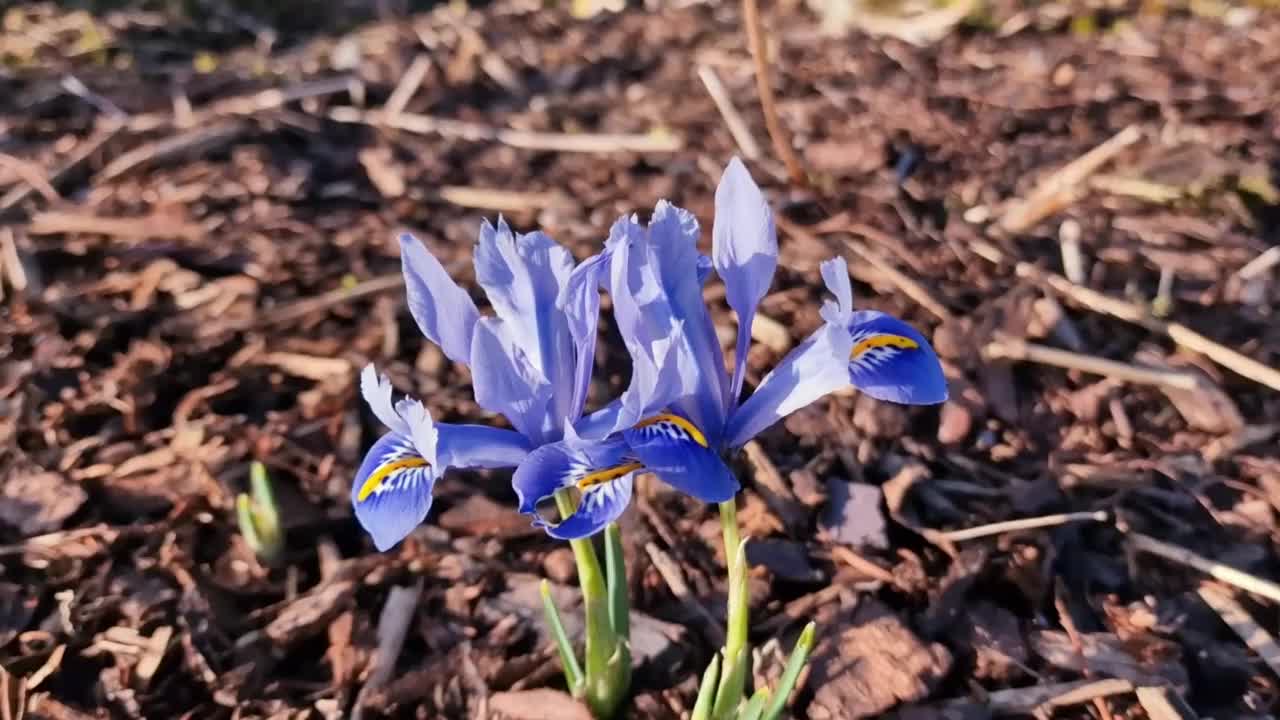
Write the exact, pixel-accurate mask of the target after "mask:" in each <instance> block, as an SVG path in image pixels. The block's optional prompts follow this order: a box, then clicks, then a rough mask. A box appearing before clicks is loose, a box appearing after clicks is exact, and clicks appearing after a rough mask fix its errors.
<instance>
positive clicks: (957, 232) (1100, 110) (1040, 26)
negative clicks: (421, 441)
mask: <svg viewBox="0 0 1280 720" xmlns="http://www.w3.org/2000/svg"><path fill="white" fill-rule="evenodd" d="M0 8H3V11H2V12H0V543H3V544H0V666H2V668H3V669H0V689H3V692H0V717H3V718H20V717H23V716H24V713H25V716H27V717H42V718H50V719H51V720H63V719H69V720H75V719H80V718H108V717H110V718H117V717H123V718H163V719H167V718H231V717H236V718H280V719H284V718H345V717H353V718H359V717H366V718H379V717H396V718H490V717H491V718H504V717H505V718H515V719H517V720H537V719H538V718H557V719H561V718H579V717H583V715H582V714H581V713H582V712H583V711H582V710H581V709H580V708H578V707H576V706H575V705H574V704H573V703H572V702H571V701H570V700H569V698H568V696H567V695H565V694H564V692H563V684H562V681H561V680H560V678H559V675H558V672H557V670H556V668H555V666H554V662H555V661H554V652H553V650H552V648H551V645H550V642H549V639H548V637H547V636H546V635H545V630H544V629H543V627H542V618H541V612H542V611H541V606H540V605H539V599H538V595H537V586H536V582H537V579H538V578H540V577H544V576H545V577H549V578H550V579H552V580H553V581H554V582H555V583H556V588H557V590H556V592H557V594H558V595H560V597H561V606H562V608H565V607H571V606H572V603H573V602H574V591H573V590H572V589H571V588H572V586H573V582H574V574H573V563H572V556H571V555H570V554H569V551H568V549H567V548H566V547H563V546H562V545H559V544H557V543H555V542H553V541H551V540H550V539H548V538H546V537H545V536H544V535H543V534H542V533H541V532H540V531H537V530H536V529H533V528H531V527H530V526H529V523H528V521H527V520H526V519H525V518H523V517H521V516H519V515H517V514H516V513H515V512H514V504H515V502H514V501H515V498H514V493H513V492H512V491H511V489H510V484H509V474H504V473H500V472H495V473H462V472H452V473H450V474H449V475H448V476H447V477H446V478H445V479H444V480H443V481H442V482H441V483H440V485H439V486H438V488H437V500H436V504H435V507H434V508H433V510H432V513H431V517H430V518H429V519H428V522H427V524H426V525H424V526H423V527H422V528H421V529H420V530H419V531H418V532H416V533H415V534H414V535H413V536H411V538H410V539H409V540H408V541H406V542H405V543H403V544H402V545H400V546H398V547H397V548H396V549H394V550H392V551H390V552H388V553H385V554H378V553H376V552H375V551H374V550H373V548H372V544H371V543H370V542H369V540H368V538H367V537H366V536H365V535H364V533H363V532H361V531H360V529H359V527H358V526H357V524H356V523H355V522H354V519H353V517H352V515H351V511H350V505H349V500H348V496H349V491H350V482H351V477H352V475H353V473H354V470H355V468H356V466H357V465H358V463H359V461H360V459H361V457H362V455H363V452H364V451H365V450H366V449H367V448H368V446H369V445H370V444H371V443H372V442H373V440H374V439H375V438H376V437H377V436H378V434H379V433H380V432H381V431H382V430H381V428H380V426H379V424H378V422H377V420H376V419H375V418H373V416H372V415H371V414H370V413H369V412H368V411H367V409H366V408H365V407H364V405H363V403H362V402H361V401H360V400H359V397H358V393H357V392H356V385H357V383H356V376H357V372H358V370H359V369H360V368H361V367H363V366H364V365H365V364H366V363H368V362H376V363H377V364H378V366H379V368H380V369H382V370H383V371H384V372H386V373H388V374H389V375H390V377H391V378H392V380H393V382H394V384H395V386H396V388H397V389H398V391H400V392H405V393H412V394H414V395H417V396H418V397H421V398H423V399H424V400H425V401H426V402H427V404H428V406H429V407H430V409H431V411H432V413H433V414H434V415H435V417H436V418H437V419H442V420H448V421H455V422H457V421H468V422H491V421H493V420H492V418H488V417H486V416H485V415H484V413H483V412H482V411H481V410H480V409H479V408H478V407H477V406H476V405H475V403H474V401H473V400H472V398H471V393H470V386H469V379H468V376H467V371H466V369H465V368H463V367H459V366H454V365H453V364H452V363H450V362H449V361H448V360H447V359H446V358H445V357H444V356H443V354H442V353H441V352H440V351H439V350H438V349H437V348H435V347H434V346H431V345H429V344H427V343H425V342H424V341H423V340H422V339H421V336H420V334H419V333H418V331H417V329H416V327H415V326H414V324H413V322H412V320H411V318H409V316H408V313H407V312H406V311H405V308H404V305H403V290H402V283H401V280H400V275H399V267H400V265H399V257H398V252H399V249H398V244H397V243H396V240H395V234H396V233H397V232H398V231H401V230H411V231H413V232H415V233H416V234H417V235H418V236H419V237H421V238H422V239H423V241H424V242H425V243H426V244H427V245H428V246H429V247H430V248H431V249H432V250H433V252H435V253H436V255H437V256H438V257H439V258H441V260H442V261H443V262H444V263H445V265H446V267H447V268H448V269H449V271H450V272H451V274H453V276H454V277H455V278H457V279H458V280H459V282H460V283H462V284H463V285H464V286H466V287H468V288H470V289H471V290H472V291H473V293H474V294H475V295H476V297H477V298H478V299H481V300H482V295H481V294H480V293H479V292H478V291H476V288H475V286H474V274H473V272H472V269H471V248H472V245H473V243H474V241H475V238H476V235H477V231H478V229H479V225H480V222H481V220H482V219H484V218H488V219H490V220H493V219H496V217H497V216H498V215H499V214H501V215H502V216H504V217H505V218H507V220H508V221H509V222H511V223H512V224H513V225H514V226H515V227H516V228H517V229H518V230H521V231H529V230H532V229H534V228H535V227H538V228H542V229H544V230H545V231H546V232H548V233H549V234H550V235H551V236H552V237H554V238H556V239H557V240H558V241H560V242H561V243H564V244H566V245H567V246H568V247H570V248H571V249H572V250H573V251H574V253H575V255H577V257H578V258H579V259H582V258H585V257H587V256H589V255H590V254H593V253H595V252H597V251H598V249H599V248H600V247H601V243H602V242H603V239H604V238H605V236H606V234H607V230H608V226H609V224H610V223H611V222H612V221H613V220H614V219H616V218H617V217H618V216H619V215H621V214H623V213H631V212H639V213H641V214H642V215H646V214H647V209H648V208H652V207H653V204H654V203H655V202H656V201H657V200H658V199H660V198H667V199H670V200H671V201H673V202H675V203H676V204H678V205H681V206H684V207H687V208H689V209H690V210H691V211H693V212H694V213H695V214H696V215H697V216H698V218H699V219H700V220H701V222H702V225H703V228H704V247H703V250H704V252H706V251H708V250H709V246H710V238H709V228H710V223H711V219H712V191H713V189H714V187H715V183H716V182H717V181H718V179H719V173H720V171H721V169H722V168H723V167H724V165H725V163H726V162H727V161H728V159H729V158H730V157H731V156H733V155H735V154H736V155H739V156H741V157H742V158H743V159H744V161H746V163H747V165H748V166H749V167H750V168H751V171H752V173H753V175H754V176H755V177H756V179H757V180H758V181H759V182H760V184H761V185H762V186H763V187H764V189H765V191H766V193H767V194H768V196H769V197H770V200H771V202H772V203H773V206H774V210H775V214H776V216H777V218H778V224H779V239H780V246H781V261H780V268H779V273H778V276H777V278H776V279H775V282H774V286H773V289H772V291H771V294H770V295H769V296H768V297H767V298H766V299H765V300H764V303H763V305H762V310H761V315H760V317H758V319H757V321H756V325H755V327H753V329H752V334H753V337H754V339H755V341H756V342H755V343H754V345H753V347H752V350H751V355H750V358H749V368H750V370H749V372H748V385H749V386H754V384H755V383H758V382H759V380H760V378H761V377H763V375H764V374H765V373H766V372H767V371H768V370H769V368H771V367H773V366H774V365H775V364H776V363H777V362H778V360H779V359H780V358H781V357H782V356H783V355H784V354H785V353H786V352H787V351H789V350H790V349H791V348H793V347H794V346H795V345H796V344H797V343H799V342H800V341H801V340H802V339H803V338H804V337H806V336H807V335H808V333H809V332H811V331H812V330H813V329H814V328H815V327H817V326H818V324H819V322H820V319H819V317H818V309H819V307H820V304H821V301H822V297H823V293H822V283H821V279H820V277H819V273H818V269H817V263H818V262H820V261H821V260H823V259H825V258H827V257H829V256H831V255H832V254H836V253H839V254H843V255H845V256H846V257H847V258H848V259H849V260H850V268H851V272H852V274H853V276H854V279H855V296H856V297H855V302H856V303H857V304H858V305H859V306H860V307H864V308H872V309H881V310H885V311H889V312H892V313H894V314H896V315H898V316H900V317H904V318H905V319H907V320H909V321H910V322H912V323H913V324H915V325H916V326H917V327H920V328H921V329H922V330H923V331H924V332H925V334H926V335H927V336H928V337H930V338H931V339H932V341H933V343H934V345H935V347H936V349H937V350H938V353H939V354H940V355H941V356H942V357H943V359H944V366H945V369H946V372H947V375H948V379H949V382H950V383H951V396H952V397H951V400H950V401H949V402H948V403H947V404H945V405H944V406H941V407H940V408H939V407H934V408H904V407H899V406H891V405H886V404H880V403H877V402H875V401H873V400H871V399H870V398H866V397H860V396H857V395H856V394H854V393H846V394H842V395H840V396H837V397H833V398H831V399H829V400H823V401H821V402H819V403H816V404H815V405H814V406H812V407H810V408H808V409H806V410H804V411H802V412H799V413H797V414H796V415H794V416H792V417H791V418H790V419H789V420H788V421H787V422H786V423H785V426H779V427H777V428H775V429H773V430H772V431H770V432H769V433H766V434H765V435H763V436H761V438H759V440H758V441H757V442H755V443H753V444H752V445H750V446H748V448H747V452H746V453H745V454H744V455H743V457H741V458H739V459H738V460H737V467H738V469H739V471H740V474H741V476H742V478H743V482H744V486H745V490H744V491H743V493H742V495H741V496H740V510H739V512H740V517H741V518H742V520H743V523H744V525H745V528H746V529H745V532H746V533H747V534H749V535H750V536H751V537H752V538H753V539H752V542H751V544H750V545H749V547H748V555H749V558H750V562H751V564H752V566H753V576H752V582H753V591H752V596H753V603H754V607H753V617H754V619H755V625H754V630H753V637H752V640H753V644H754V645H755V646H756V647H757V648H759V652H758V653H757V658H756V662H755V666H754V671H755V673H756V678H755V680H756V682H757V683H758V684H763V683H766V682H768V683H769V684H770V685H773V684H774V683H773V679H776V677H777V675H778V674H779V673H780V671H781V660H780V658H781V652H780V649H785V648H790V646H791V643H792V642H793V640H794V638H795V635H796V634H797V633H798V632H799V629H800V627H801V626H802V625H803V623H804V621H805V620H806V619H808V618H810V617H815V618H817V619H818V621H819V623H820V627H821V629H820V632H819V636H820V638H821V641H820V643H819V645H818V647H817V649H816V650H815V653H814V656H813V661H812V667H811V670H810V671H809V673H808V675H807V676H806V681H804V687H803V688H802V689H801V690H800V691H799V693H798V694H797V697H796V699H795V708H796V717H807V718H819V719H822V718H863V717H882V716H893V717H900V718H916V719H919V718H943V717H945V718H960V717H963V718H982V717H988V716H990V715H992V714H1005V715H1009V714H1012V715H1018V714H1022V715H1029V714H1032V713H1036V712H1038V713H1040V715H1039V716H1041V717H1047V716H1049V715H1052V716H1054V717H1061V718H1099V719H1100V720H1106V719H1108V718H1122V717H1123V718H1144V717H1147V718H1160V719H1164V718H1175V717H1180V718H1188V717H1197V716H1199V717H1211V716H1212V717H1221V718H1225V717H1233V718H1245V717H1258V718H1262V717H1269V716H1270V714H1271V713H1272V712H1273V709H1274V707H1275V706H1276V701H1277V697H1278V696H1280V677H1278V676H1277V673H1278V672H1280V660H1277V658H1278V657H1280V648H1277V646H1276V645H1275V642H1274V640H1272V635H1271V634H1272V633H1274V632H1275V631H1276V630H1277V627H1276V626H1277V621H1280V614H1277V609H1276V603H1277V602H1280V587H1277V586H1276V585H1275V584H1274V583H1272V582H1271V581H1269V580H1268V579H1267V578H1269V577H1277V576H1280V563H1278V562H1277V554H1276V546H1275V542H1276V539H1277V525H1276V519H1277V516H1276V513H1277V510H1280V443H1278V442H1277V440H1276V438H1277V433H1278V432H1280V371H1278V370H1277V367H1280V323H1278V322H1277V321H1276V319H1275V314H1274V313H1275V309H1276V308H1277V303H1280V285H1278V284H1277V266H1278V265H1280V247H1277V238H1278V233H1280V116H1278V114H1277V113H1278V111H1280V21H1278V20H1277V14H1276V13H1277V10H1278V9H1280V8H1277V6H1276V3H1275V2H1274V1H1273V0H1257V1H1256V2H1220V1H1219V0H1192V1H1191V2H1174V1H1163V0H1145V1H1143V2H1133V1H1127V0H1118V1H1110V0H1108V1H1098V2H1083V1H1082V2H1055V1H1052V0H1048V1H1043V2H1025V3H1020V2H1007V1H1005V0H956V1H955V2H939V3H934V2H925V1H923V0H921V1H918V2H892V1H888V0H885V1H880V0H877V1H875V2H872V1H870V0H866V1H855V0H808V2H799V1H798V0H778V1H777V2H772V1H767V2H764V3H763V5H761V6H759V7H756V4H755V2H754V0H748V1H747V2H745V3H743V4H742V5H739V4H737V3H735V2H718V1H711V2H703V1H701V0H674V1H670V2H668V1H665V0H649V1H647V2H627V0H570V2H557V1H556V0H544V1H543V2H531V1H529V0H494V1H493V2H489V3H481V4H468V3H467V2H465V1H463V0H459V1H455V2H450V3H447V4H435V3H419V2H406V1H396V0H385V1H383V2H329V3H319V2H303V1H302V0H281V1H280V2H267V0H244V1H235V0H162V1H156V2H150V1H146V0H138V1H131V0H120V1H118V2H116V1H110V0H102V1H101V2H94V1H92V0H86V1H85V2H61V3H54V2H18V3H4V4H0ZM717 293H721V295H718V294H717ZM722 293H723V290H722V289H721V286H720V285H718V284H716V283H712V284H710V285H709V286H708V300H709V301H710V302H711V303H712V305H713V313H714V317H715V321H716V324H717V328H718V330H720V331H721V332H722V340H723V341H724V344H725V347H726V352H731V351H732V350H731V349H732V345H733V328H734V318H733V315H732V313H730V312H729V310H728V308H727V305H726V304H725V303H724V301H723V297H722ZM607 307H608V306H607V303H606V312H607ZM603 332H604V333H605V342H602V343H601V344H600V348H599V352H598V356H597V358H596V361H597V362H596V374H595V382H594V386H593V400H592V403H593V405H599V404H602V403H604V402H605V401H607V400H608V399H609V398H610V397H613V396H615V395H616V394H617V393H618V392H619V391H620V390H621V388H623V387H625V385H626V382H627V378H628V373H629V370H628V365H627V358H626V355H625V352H623V350H622V348H621V345H620V343H618V342H617V338H616V331H615V330H614V329H613V328H612V325H611V323H610V322H609V321H608V319H607V317H606V320H605V322H604V323H603ZM254 461H257V462H260V463H261V467H260V468H259V471H258V472H256V473H251V468H252V467H253V465H252V463H253V462H254ZM251 475H252V476H253V477H251ZM251 480H252V482H251ZM638 488H639V489H638V492H637V496H638V499H637V501H636V502H635V503H634V504H633V506H632V508H631V509H630V511H629V512H628V513H627V515H626V516H625V517H624V521H623V525H624V532H625V534H626V537H627V542H628V546H627V552H628V565H629V571H630V582H631V586H632V595H633V604H634V606H635V607H636V609H637V616H636V620H634V621H633V622H634V623H635V625H634V638H633V644H634V646H635V648H636V655H637V658H638V659H639V662H640V666H639V668H638V674H637V677H636V682H635V697H634V702H633V709H632V710H630V711H629V712H630V714H629V715H628V717H635V718H677V717H682V714H687V712H688V710H689V708H690V705H691V703H692V699H693V697H694V695H695V693H696V688H697V678H698V673H699V672H700V671H701V669H702V668H703V667H704V666H705V664H706V662H707V661H708V660H709V659H710V657H711V656H712V654H713V653H714V652H715V649H716V648H717V647H719V642H718V638H717V637H716V635H715V630H714V629H715V627H716V626H717V625H718V624H721V623H722V616H723V613H724V587H723V577H724V565H723V557H722V555H721V551H720V548H719V544H720V543H719V526H718V523H717V521H716V518H715V512H714V510H710V511H708V509H707V508H705V507H703V506H702V505H700V504H698V503H696V502H694V501H692V500H690V499H688V498H685V497H682V496H679V495H677V494H675V493H673V492H672V491H670V490H669V489H667V488H666V487H665V486H663V485H661V484H660V483H656V482H649V481H641V482H640V483H639V485H638ZM241 494H244V499H243V500H240V501H239V502H240V507H239V508H237V497H238V496H240V495H241ZM1008 521H1028V522H1021V523H1017V522H1015V523H1014V524H1013V525H1007V524H1001V523H1006V522H1008ZM1210 578H1216V580H1213V581H1210ZM574 614H575V613H574V612H572V611H571V610H567V611H566V616H571V615H574ZM570 630H571V632H575V633H576V632H580V627H571V628H570ZM683 716H687V715H683Z"/></svg>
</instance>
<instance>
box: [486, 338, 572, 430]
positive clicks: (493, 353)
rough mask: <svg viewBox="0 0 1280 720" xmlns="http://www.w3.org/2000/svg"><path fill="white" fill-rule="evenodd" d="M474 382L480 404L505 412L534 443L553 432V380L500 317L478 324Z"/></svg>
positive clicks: (515, 426) (517, 428)
mask: <svg viewBox="0 0 1280 720" xmlns="http://www.w3.org/2000/svg"><path fill="white" fill-rule="evenodd" d="M471 384H472V387H473V389H474V390H475V397H476V403H477V404H479V405H480V407H482V408H484V409H486V410H489V411H490V412H495V413H499V414H501V415H505V416H506V418H507V419H508V420H510V421H511V425H512V427H514V428H515V429H516V430H518V431H519V432H520V433H521V434H523V435H524V436H526V437H528V438H529V439H531V440H533V441H534V442H535V443H539V444H540V443H542V442H544V441H545V440H546V439H547V438H548V437H549V436H550V435H552V434H553V432H554V430H553V426H554V424H555V418H554V416H552V415H551V414H550V413H549V412H548V408H549V407H550V404H551V397H552V393H553V390H552V387H551V383H549V382H547V379H546V378H545V377H543V376H542V372H541V371H539V370H538V368H536V367H534V365H533V362H532V361H530V360H529V356H528V355H526V354H525V351H524V348H523V347H521V346H520V345H519V344H517V342H516V340H515V338H513V337H512V336H511V334H510V332H509V331H508V327H507V325H506V324H505V323H503V322H501V321H500V320H498V319H497V318H491V317H487V318H482V319H481V320H480V322H478V323H476V330H475V337H474V339H473V340H472V343H471Z"/></svg>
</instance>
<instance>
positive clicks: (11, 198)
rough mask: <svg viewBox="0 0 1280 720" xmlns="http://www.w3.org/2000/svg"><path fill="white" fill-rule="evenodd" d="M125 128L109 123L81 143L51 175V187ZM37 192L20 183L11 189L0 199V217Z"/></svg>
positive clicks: (55, 185) (29, 186)
mask: <svg viewBox="0 0 1280 720" xmlns="http://www.w3.org/2000/svg"><path fill="white" fill-rule="evenodd" d="M123 127H124V126H123V125H122V124H120V123H117V122H111V123H107V124H106V125H105V126H103V128H102V129H100V130H98V131H97V132H96V133H95V134H94V135H92V136H91V137H89V138H88V139H86V140H83V141H81V142H80V144H79V145H77V146H76V149H75V151H74V152H73V153H71V155H70V156H69V157H68V158H67V159H66V162H64V163H62V165H60V166H58V168H57V169H56V170H54V171H53V172H52V173H50V174H49V185H50V186H51V187H54V188H56V187H57V186H58V185H59V184H60V183H61V182H62V181H63V180H65V179H66V177H67V175H69V174H71V173H72V172H74V171H75V170H76V169H78V168H79V167H80V166H81V165H83V164H84V162H85V161H86V160H88V159H89V158H90V157H92V156H93V154H94V153H96V152H98V151H99V150H101V149H102V146H103V145H106V144H107V142H108V141H110V140H111V139H112V138H114V137H115V136H116V135H117V134H118V133H119V132H120V130H121V129H122V128H123ZM33 192H35V186H33V185H31V184H30V183H27V182H22V183H18V184H17V185H14V186H13V187H12V188H10V189H9V192H7V193H5V194H4V197H0V215H3V214H4V213H5V212H7V211H8V210H9V209H10V208H12V207H14V206H16V205H17V204H18V203H20V202H22V201H23V200H26V199H27V198H28V197H29V196H30V195H31V193H33Z"/></svg>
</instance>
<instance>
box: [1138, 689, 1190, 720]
mask: <svg viewBox="0 0 1280 720" xmlns="http://www.w3.org/2000/svg"><path fill="white" fill-rule="evenodd" d="M1134 692H1135V694H1136V695H1137V696H1138V704H1139V705H1141V706H1142V709H1143V710H1145V711H1146V712H1147V718H1148V720H1196V717H1197V716H1196V713H1195V711H1194V710H1192V709H1191V708H1190V707H1189V706H1188V705H1187V702H1186V701H1185V700H1183V699H1182V697H1181V696H1179V695H1178V694H1177V693H1175V692H1174V691H1173V689H1172V688H1167V687H1140V688H1138V689H1137V690H1136V691H1134Z"/></svg>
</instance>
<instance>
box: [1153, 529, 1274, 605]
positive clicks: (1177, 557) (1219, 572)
mask: <svg viewBox="0 0 1280 720" xmlns="http://www.w3.org/2000/svg"><path fill="white" fill-rule="evenodd" d="M1128 539H1129V544H1130V545H1131V546H1132V547H1133V548H1134V549H1135V550H1140V551H1142V552H1146V553H1151V554H1152V555H1158V556H1160V557H1162V558H1164V559H1166V560H1170V561H1172V562H1176V563H1178V564H1179V565H1186V566H1187V567H1189V568H1193V569H1195V570H1199V571H1200V572H1202V573H1204V574H1206V575H1208V576H1209V577H1211V578H1213V579H1215V580H1220V581H1222V582H1224V583H1227V584H1228V585H1234V586H1236V587H1238V588H1240V589H1241V590H1244V591H1246V592H1251V593H1254V594H1255V595H1261V596H1262V597H1265V598H1267V599H1268V600H1271V601H1273V602H1278V603H1280V585H1277V584H1276V583H1273V582H1271V581H1270V580H1264V579H1263V578H1260V577H1258V576H1256V575H1250V574H1249V573H1247V572H1245V571H1243V570H1238V569H1236V568H1233V567H1231V566H1230V565H1224V564H1223V563H1220V562H1217V561H1216V560H1210V559H1208V558H1205V557H1203V556H1201V555H1197V554H1196V553H1194V552H1191V551H1190V550H1188V549H1186V548H1184V547H1179V546H1177V545H1173V544H1171V543H1167V542H1164V541H1161V540H1157V539H1155V538H1153V537H1150V536H1148V535H1143V534H1142V533H1140V532H1134V531H1132V530H1130V531H1128Z"/></svg>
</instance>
